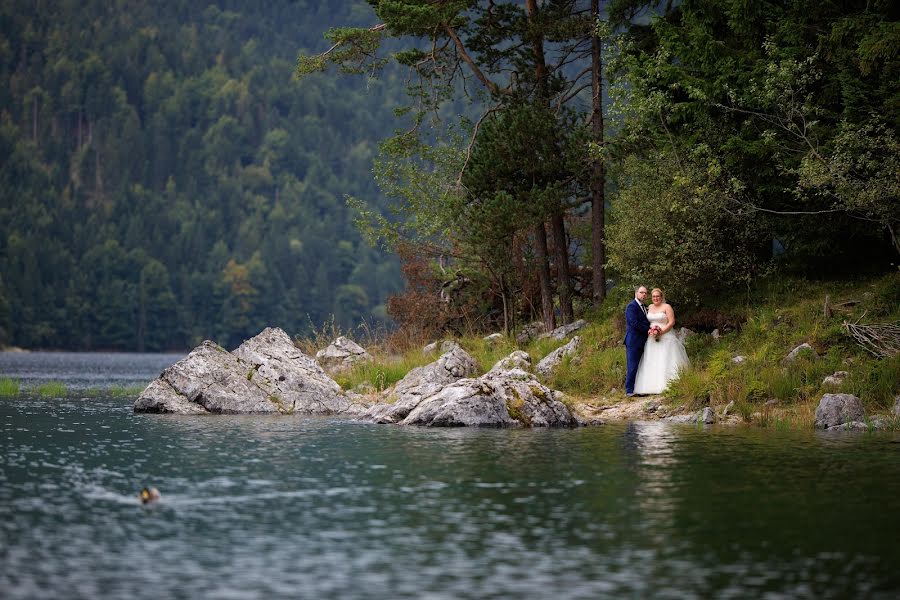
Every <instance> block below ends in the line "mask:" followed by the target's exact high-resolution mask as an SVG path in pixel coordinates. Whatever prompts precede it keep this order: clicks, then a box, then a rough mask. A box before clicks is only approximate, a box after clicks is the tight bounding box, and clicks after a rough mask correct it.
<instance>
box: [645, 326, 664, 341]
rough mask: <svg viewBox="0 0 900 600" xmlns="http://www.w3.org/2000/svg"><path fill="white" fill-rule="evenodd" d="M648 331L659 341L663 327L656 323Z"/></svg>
mask: <svg viewBox="0 0 900 600" xmlns="http://www.w3.org/2000/svg"><path fill="white" fill-rule="evenodd" d="M647 333H648V334H650V335H652V336H653V339H654V340H655V341H657V342H658V341H659V334H661V333H662V329H660V327H659V325H654V326H653V327H651V328H650V331H648V332H647Z"/></svg>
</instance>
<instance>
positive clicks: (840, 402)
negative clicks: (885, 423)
mask: <svg viewBox="0 0 900 600" xmlns="http://www.w3.org/2000/svg"><path fill="white" fill-rule="evenodd" d="M863 417H864V413H863V409H862V403H861V402H860V400H859V398H857V397H856V396H853V395H852V394H825V395H824V396H822V399H821V400H820V401H819V406H818V407H816V427H818V428H820V429H828V428H830V427H834V426H835V425H843V424H845V423H850V422H853V421H862V420H863Z"/></svg>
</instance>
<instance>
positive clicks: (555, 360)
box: [535, 335, 581, 377]
mask: <svg viewBox="0 0 900 600" xmlns="http://www.w3.org/2000/svg"><path fill="white" fill-rule="evenodd" d="M580 345H581V337H579V336H577V335H576V336H575V337H573V338H572V339H571V341H569V343H568V344H566V345H565V346H560V347H559V348H557V349H556V350H554V351H553V352H551V353H550V354H548V355H547V356H545V357H544V358H543V359H541V361H540V362H539V363H538V364H537V367H536V368H535V370H536V371H537V373H538V375H540V376H542V377H546V376H547V375H549V374H550V373H552V372H553V371H554V370H555V369H556V368H557V367H558V366H559V365H560V363H562V361H563V359H564V358H566V357H567V356H574V355H575V353H577V352H578V347H579V346H580Z"/></svg>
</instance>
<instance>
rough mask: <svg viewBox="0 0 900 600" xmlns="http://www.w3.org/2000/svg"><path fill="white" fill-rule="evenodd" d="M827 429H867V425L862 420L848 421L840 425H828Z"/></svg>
mask: <svg viewBox="0 0 900 600" xmlns="http://www.w3.org/2000/svg"><path fill="white" fill-rule="evenodd" d="M827 430H828V431H868V430H869V425H868V424H867V423H864V422H863V421H849V422H847V423H842V424H840V425H832V426H831V427H828V429H827Z"/></svg>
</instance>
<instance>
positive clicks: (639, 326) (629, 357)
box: [625, 300, 650, 394]
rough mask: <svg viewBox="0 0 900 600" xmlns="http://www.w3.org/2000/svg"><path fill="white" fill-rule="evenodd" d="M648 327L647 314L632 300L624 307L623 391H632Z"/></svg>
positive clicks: (631, 392)
mask: <svg viewBox="0 0 900 600" xmlns="http://www.w3.org/2000/svg"><path fill="white" fill-rule="evenodd" d="M649 329H650V321H648V320H647V315H646V314H645V313H644V311H643V310H642V309H641V307H640V306H638V302H637V300H632V301H631V302H629V303H628V306H626V307H625V373H626V374H625V393H626V394H633V393H634V378H635V376H636V375H637V369H638V364H640V362H641V356H643V354H644V345H645V344H646V343H647V337H648V336H647V331H648V330H649Z"/></svg>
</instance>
